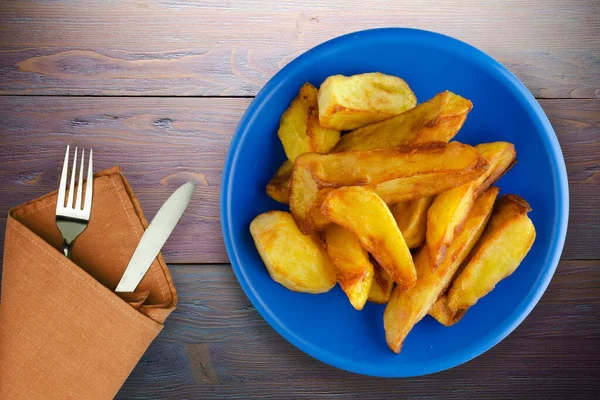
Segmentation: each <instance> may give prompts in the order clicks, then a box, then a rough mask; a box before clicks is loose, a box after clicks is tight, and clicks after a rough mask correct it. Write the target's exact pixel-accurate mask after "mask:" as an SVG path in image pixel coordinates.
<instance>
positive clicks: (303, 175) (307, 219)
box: [290, 165, 333, 235]
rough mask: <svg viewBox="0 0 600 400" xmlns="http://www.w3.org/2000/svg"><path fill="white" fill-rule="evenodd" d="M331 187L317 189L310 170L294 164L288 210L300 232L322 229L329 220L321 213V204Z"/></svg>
mask: <svg viewBox="0 0 600 400" xmlns="http://www.w3.org/2000/svg"><path fill="white" fill-rule="evenodd" d="M331 190H333V189H330V188H325V189H319V187H318V185H317V183H316V182H315V181H314V179H313V178H312V175H311V173H310V171H309V170H308V169H306V168H304V167H303V166H302V165H295V166H294V169H293V170H292V179H291V183H290V210H291V211H292V215H293V216H294V219H295V220H296V223H297V224H298V228H299V229H300V231H301V232H302V233H304V234H305V235H308V234H310V233H314V232H318V231H322V230H323V229H325V228H326V227H327V226H328V225H329V224H331V222H330V221H329V220H328V219H327V218H325V216H323V214H321V204H323V200H324V199H325V197H326V196H327V194H328V193H329V192H330V191H331Z"/></svg>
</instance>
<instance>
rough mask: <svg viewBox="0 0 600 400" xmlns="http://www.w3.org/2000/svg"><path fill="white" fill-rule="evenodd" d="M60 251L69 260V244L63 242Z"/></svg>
mask: <svg viewBox="0 0 600 400" xmlns="http://www.w3.org/2000/svg"><path fill="white" fill-rule="evenodd" d="M62 251H63V254H64V255H65V257H67V258H71V243H67V242H66V241H63V246H62Z"/></svg>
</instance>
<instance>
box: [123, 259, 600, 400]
mask: <svg viewBox="0 0 600 400" xmlns="http://www.w3.org/2000/svg"><path fill="white" fill-rule="evenodd" d="M171 272H172V274H173V279H174V282H175V285H176V287H177V289H178V292H179V295H180V298H179V306H178V308H177V310H176V311H175V312H174V313H173V314H172V315H171V317H169V319H168V320H167V322H166V324H165V328H164V330H163V331H162V333H161V334H160V335H159V337H158V338H157V340H156V341H155V342H154V343H153V344H152V345H151V347H150V349H149V350H148V351H147V353H146V354H145V355H144V357H143V358H142V360H141V361H140V363H139V364H138V366H137V367H136V368H135V370H134V371H133V373H132V375H131V376H130V377H129V379H128V380H127V382H126V383H125V385H124V386H123V388H122V390H121V392H120V393H119V396H118V398H124V399H125V398H202V399H212V398H215V399H216V398H223V397H225V396H227V395H230V396H234V397H235V396H237V397H240V398H250V397H259V398H268V399H271V398H284V397H287V398H311V399H312V398H317V397H327V398H344V399H346V398H372V396H374V395H375V396H376V397H377V398H409V397H410V396H412V397H414V398H443V399H446V398H456V396H458V397H460V398H480V397H481V395H482V394H481V390H482V388H485V391H486V394H485V397H486V398H490V399H492V398H494V399H496V398H497V399H504V398H515V397H518V398H529V397H536V398H545V399H549V398H556V399H563V398H583V397H586V396H592V395H595V394H597V393H598V390H600V369H599V368H598V367H599V366H600V364H599V362H598V360H599V359H600V347H598V346H597V343H598V341H599V340H600V292H599V291H598V288H600V261H585V262H584V261H567V262H565V261H563V262H561V264H560V265H559V267H558V270H557V273H556V275H555V277H554V279H553V281H552V283H551V284H550V286H549V288H548V290H547V292H546V294H545V295H544V296H543V297H542V300H541V301H540V303H539V304H538V305H537V307H536V308H535V309H534V310H533V312H532V313H531V314H530V315H529V317H528V318H527V319H526V320H525V321H524V322H523V323H522V324H521V326H519V327H518V328H517V329H516V331H515V332H513V333H512V334H511V335H510V336H509V337H508V338H506V339H505V340H504V341H503V342H501V343H500V344H498V345H497V346H496V347H494V348H493V349H491V350H490V351H488V352H487V353H485V354H483V355H481V356H480V357H478V358H476V359H475V360H473V361H470V362H468V363H466V364H464V365H462V366H459V367H456V368H454V369H452V370H449V371H444V372H441V373H437V374H434V375H430V376H425V377H419V378H411V379H395V380H391V379H388V380H384V379H379V378H371V377H365V376H358V375H354V374H351V373H348V372H345V371H341V370H338V369H335V368H332V367H329V366H327V365H325V364H323V363H321V362H319V361H317V360H314V359H312V358H311V357H309V356H307V355H305V354H304V353H302V352H301V351H300V350H297V349H296V348H294V347H293V346H292V345H291V344H289V343H288V342H286V341H285V339H283V338H281V337H280V336H279V335H278V334H277V333H276V332H275V331H274V330H273V329H272V328H270V327H269V326H268V325H267V323H266V322H265V321H263V320H262V318H261V317H260V316H259V315H258V313H257V311H256V310H255V309H254V308H253V307H252V305H251V304H250V303H249V301H248V299H247V298H246V297H245V295H244V293H243V292H242V290H241V289H240V287H239V284H238V283H237V281H236V279H235V276H234V275H233V273H232V271H231V269H230V266H229V265H201V266H172V267H171ZM475 376H476V377H477V379H473V377H475ZM550 378H551V379H550Z"/></svg>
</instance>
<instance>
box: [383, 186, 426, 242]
mask: <svg viewBox="0 0 600 400" xmlns="http://www.w3.org/2000/svg"><path fill="white" fill-rule="evenodd" d="M432 201H433V196H428V197H421V198H420V199H414V200H410V201H403V202H401V203H396V204H393V205H392V206H390V211H391V212H392V215H393V216H394V219H395V220H396V223H397V224H398V228H400V232H402V236H403V237H404V241H405V242H406V245H407V246H408V248H409V249H416V248H417V247H419V246H421V245H422V244H423V242H424V241H425V230H426V229H427V210H429V206H431V202H432Z"/></svg>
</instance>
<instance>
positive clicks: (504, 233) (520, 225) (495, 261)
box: [448, 194, 535, 312]
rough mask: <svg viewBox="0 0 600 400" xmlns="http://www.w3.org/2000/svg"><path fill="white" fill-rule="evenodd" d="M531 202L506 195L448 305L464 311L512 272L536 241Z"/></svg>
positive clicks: (450, 290)
mask: <svg viewBox="0 0 600 400" xmlns="http://www.w3.org/2000/svg"><path fill="white" fill-rule="evenodd" d="M529 211H531V207H530V206H529V204H528V203H527V202H526V201H525V200H523V199H522V198H521V197H519V196H516V195H510V194H509V195H504V196H502V197H501V198H500V199H499V200H498V202H497V204H496V207H495V209H494V213H493V214H492V217H491V219H490V223H489V225H488V227H487V228H486V230H485V232H484V233H483V236H482V237H481V240H480V241H479V243H477V246H476V247H475V249H474V250H473V254H472V255H471V258H470V260H469V262H468V264H467V265H466V266H465V268H464V269H463V270H462V271H461V272H460V274H459V275H458V276H457V277H456V279H455V280H454V282H452V286H451V287H450V289H449V290H448V308H449V309H450V310H451V311H453V312H461V311H462V312H464V311H466V310H467V309H468V308H469V307H471V306H473V305H474V304H475V303H477V301H478V300H479V299H480V298H482V297H483V296H485V295H486V294H488V293H489V292H490V291H492V289H494V287H495V286H496V284H497V283H498V282H500V281H501V280H502V279H504V278H506V277H508V276H509V275H510V274H512V273H513V272H514V271H515V270H516V269H517V267H518V266H519V265H520V264H521V261H523V258H525V256H526V255H527V253H528V252H529V250H530V249H531V246H532V245H533V242H534V241H535V227H534V226H533V223H532V222H531V220H530V219H529V217H528V216H527V213H528V212H529Z"/></svg>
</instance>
